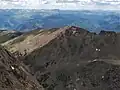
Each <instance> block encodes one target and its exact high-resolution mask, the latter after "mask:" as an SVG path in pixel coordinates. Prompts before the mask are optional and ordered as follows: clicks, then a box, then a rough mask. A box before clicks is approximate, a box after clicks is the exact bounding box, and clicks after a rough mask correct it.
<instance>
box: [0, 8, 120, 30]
mask: <svg viewBox="0 0 120 90" xmlns="http://www.w3.org/2000/svg"><path fill="white" fill-rule="evenodd" d="M0 20H1V21H0V28H1V29H2V30H3V29H7V30H18V31H19V30H20V31H29V30H33V29H37V28H53V27H63V26H67V25H75V26H80V27H82V28H85V29H87V30H89V31H95V32H97V31H100V30H114V31H119V30H120V13H119V12H117V11H87V10H86V11H71V10H57V9H55V10H34V9H33V10H22V9H19V10H18V9H4V10H3V9H1V10H0Z"/></svg>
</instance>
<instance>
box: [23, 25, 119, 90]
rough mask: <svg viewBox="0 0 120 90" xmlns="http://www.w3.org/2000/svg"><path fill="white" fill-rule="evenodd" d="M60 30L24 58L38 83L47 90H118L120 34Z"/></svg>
mask: <svg viewBox="0 0 120 90" xmlns="http://www.w3.org/2000/svg"><path fill="white" fill-rule="evenodd" d="M60 30H62V31H61V32H60V33H59V34H57V37H55V38H54V39H50V40H49V42H48V43H47V44H44V46H43V47H40V48H37V49H35V50H34V51H33V52H31V53H29V54H28V55H27V56H26V57H25V61H24V63H25V64H26V65H29V68H30V70H31V73H32V74H33V75H34V76H36V79H37V80H38V81H39V83H40V84H42V85H43V87H44V88H46V90H101V89H102V90H119V89H120V88H119V87H120V81H119V80H120V77H119V74H120V68H119V64H120V63H119V62H120V61H119V60H120V56H119V53H120V51H119V48H120V34H119V33H116V32H113V31H101V32H100V33H98V34H96V33H93V32H89V31H87V30H85V29H82V28H79V27H74V26H71V27H67V28H63V29H60ZM40 40H41V39H40ZM42 40H43V39H42ZM116 62H118V63H116ZM115 64H117V65H115Z"/></svg>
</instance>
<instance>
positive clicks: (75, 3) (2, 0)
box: [0, 0, 120, 10]
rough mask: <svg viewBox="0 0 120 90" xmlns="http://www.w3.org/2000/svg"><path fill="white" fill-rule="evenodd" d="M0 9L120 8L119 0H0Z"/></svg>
mask: <svg viewBox="0 0 120 90" xmlns="http://www.w3.org/2000/svg"><path fill="white" fill-rule="evenodd" d="M0 9H72V10H74V9H91V10H93V9H102V10H103V9H108V10H109V9H114V10H118V9H120V0H54V1H53V0H0Z"/></svg>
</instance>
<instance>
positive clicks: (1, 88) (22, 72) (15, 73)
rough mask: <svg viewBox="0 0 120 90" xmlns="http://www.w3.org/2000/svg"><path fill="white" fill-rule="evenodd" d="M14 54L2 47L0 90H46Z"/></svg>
mask: <svg viewBox="0 0 120 90" xmlns="http://www.w3.org/2000/svg"><path fill="white" fill-rule="evenodd" d="M28 71H29V70H28V69H27V67H26V66H25V65H24V64H23V63H22V62H21V61H20V60H19V59H17V58H15V57H13V54H11V53H9V52H8V51H7V50H5V49H4V48H3V47H0V90H44V89H43V88H42V86H41V85H39V84H38V82H37V80H36V79H35V78H34V77H33V76H32V75H31V74H30V73H29V72H28Z"/></svg>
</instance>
